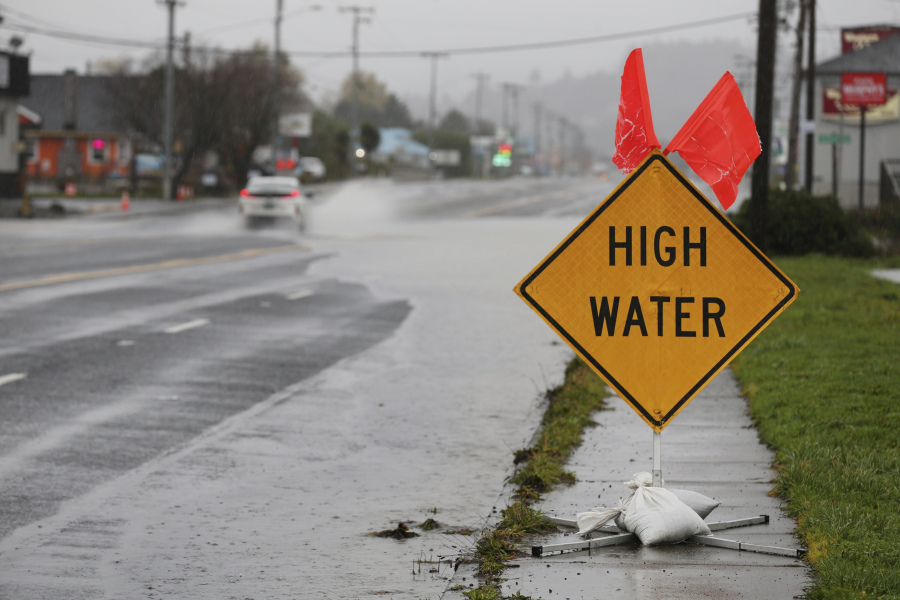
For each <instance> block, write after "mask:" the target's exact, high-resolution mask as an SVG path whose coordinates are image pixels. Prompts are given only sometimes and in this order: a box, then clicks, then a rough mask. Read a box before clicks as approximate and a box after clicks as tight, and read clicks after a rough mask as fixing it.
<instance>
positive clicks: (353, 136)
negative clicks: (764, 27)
mask: <svg viewBox="0 0 900 600" xmlns="http://www.w3.org/2000/svg"><path fill="white" fill-rule="evenodd" d="M340 11H341V12H351V13H353V82H352V83H353V85H352V88H353V123H351V127H352V131H351V133H350V140H351V143H350V145H351V146H352V148H351V159H350V160H351V161H353V163H354V164H355V163H356V160H357V156H356V150H357V148H358V147H359V24H360V23H371V22H372V19H371V18H369V17H364V16H362V15H363V14H364V13H368V14H374V13H375V9H374V8H372V7H364V6H342V7H341V8H340ZM354 172H355V169H354Z"/></svg>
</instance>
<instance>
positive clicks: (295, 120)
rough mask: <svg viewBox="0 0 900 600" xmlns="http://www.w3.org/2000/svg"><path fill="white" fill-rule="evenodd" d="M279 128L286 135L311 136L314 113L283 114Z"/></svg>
mask: <svg viewBox="0 0 900 600" xmlns="http://www.w3.org/2000/svg"><path fill="white" fill-rule="evenodd" d="M278 130H279V132H280V133H281V135H283V136H285V137H298V138H301V137H302V138H305V137H309V136H310V135H311V134H312V113H294V114H290V115H282V117H281V119H279V122H278Z"/></svg>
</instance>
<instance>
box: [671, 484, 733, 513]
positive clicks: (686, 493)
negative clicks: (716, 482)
mask: <svg viewBox="0 0 900 600" xmlns="http://www.w3.org/2000/svg"><path fill="white" fill-rule="evenodd" d="M666 489H668V490H669V491H670V492H672V493H673V494H675V497H676V498H678V499H679V500H681V501H682V502H684V503H685V504H687V505H688V506H690V507H691V509H692V510H693V511H694V512H695V513H697V515H699V516H700V518H701V519H705V518H706V517H708V516H709V513H711V512H712V511H713V510H714V509H715V508H716V507H717V506H719V505H720V504H722V503H721V502H719V501H718V500H713V499H712V498H710V497H709V496H704V495H703V494H701V493H700V492H693V491H691V490H677V489H675V488H666Z"/></svg>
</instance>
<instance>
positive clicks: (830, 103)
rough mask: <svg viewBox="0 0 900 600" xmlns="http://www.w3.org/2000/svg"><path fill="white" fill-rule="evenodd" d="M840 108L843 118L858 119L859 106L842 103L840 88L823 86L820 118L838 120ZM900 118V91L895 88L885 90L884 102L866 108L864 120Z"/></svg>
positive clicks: (870, 121) (847, 119) (892, 119)
mask: <svg viewBox="0 0 900 600" xmlns="http://www.w3.org/2000/svg"><path fill="white" fill-rule="evenodd" d="M841 109H843V118H844V119H845V120H846V121H849V122H852V121H853V120H854V119H859V112H860V111H859V106H858V105H856V104H843V103H842V102H841V88H839V87H837V86H831V87H825V88H824V89H823V90H822V119H824V120H826V121H840V120H841V113H842V111H841ZM898 119H900V92H898V90H897V89H895V88H888V89H887V90H886V91H885V102H884V104H881V105H878V106H870V107H868V108H867V109H866V121H867V122H869V123H872V122H875V121H897V120H898Z"/></svg>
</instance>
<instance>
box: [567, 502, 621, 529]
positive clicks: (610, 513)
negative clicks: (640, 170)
mask: <svg viewBox="0 0 900 600" xmlns="http://www.w3.org/2000/svg"><path fill="white" fill-rule="evenodd" d="M620 512H621V509H620V508H602V507H597V508H595V509H593V510H588V511H585V512H582V513H578V514H577V515H575V520H576V521H578V535H587V534H589V533H590V532H592V531H594V530H596V529H599V528H600V527H603V526H604V525H606V523H607V522H609V520H610V519H614V518H615V517H617V516H618V515H619V513H620Z"/></svg>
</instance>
